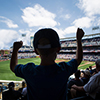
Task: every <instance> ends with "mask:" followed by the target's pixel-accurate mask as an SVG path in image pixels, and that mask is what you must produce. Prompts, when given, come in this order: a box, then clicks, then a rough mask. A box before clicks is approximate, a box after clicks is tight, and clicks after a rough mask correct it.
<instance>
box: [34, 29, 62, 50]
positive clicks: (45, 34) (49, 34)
mask: <svg viewBox="0 0 100 100" xmlns="http://www.w3.org/2000/svg"><path fill="white" fill-rule="evenodd" d="M40 39H44V42H46V41H45V39H47V40H48V41H49V43H47V44H45V45H41V44H39V40H40ZM33 46H34V48H39V49H44V48H56V47H60V46H61V45H60V39H59V36H58V34H57V32H56V31H55V30H53V29H51V28H44V29H40V30H38V31H37V32H36V33H35V35H34V40H33Z"/></svg>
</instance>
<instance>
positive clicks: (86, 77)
mask: <svg viewBox="0 0 100 100" xmlns="http://www.w3.org/2000/svg"><path fill="white" fill-rule="evenodd" d="M82 73H83V77H82V78H81V80H82V81H83V85H85V84H86V83H87V82H88V81H89V79H90V76H91V75H90V71H89V70H85V71H82Z"/></svg>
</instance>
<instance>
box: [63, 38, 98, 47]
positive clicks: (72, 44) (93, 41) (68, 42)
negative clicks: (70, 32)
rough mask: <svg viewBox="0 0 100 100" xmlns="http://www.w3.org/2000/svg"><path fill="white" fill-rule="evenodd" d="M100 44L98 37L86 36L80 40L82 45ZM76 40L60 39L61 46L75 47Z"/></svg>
mask: <svg viewBox="0 0 100 100" xmlns="http://www.w3.org/2000/svg"><path fill="white" fill-rule="evenodd" d="M97 45H100V37H94V38H87V39H83V40H82V46H97ZM76 46H77V44H76V40H75V39H74V40H66V41H65V40H64V41H61V47H76Z"/></svg>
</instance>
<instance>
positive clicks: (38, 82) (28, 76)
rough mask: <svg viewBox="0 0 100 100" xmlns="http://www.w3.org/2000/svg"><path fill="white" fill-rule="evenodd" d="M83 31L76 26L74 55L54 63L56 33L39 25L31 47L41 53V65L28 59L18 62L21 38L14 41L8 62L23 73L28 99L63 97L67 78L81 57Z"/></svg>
mask: <svg viewBox="0 0 100 100" xmlns="http://www.w3.org/2000/svg"><path fill="white" fill-rule="evenodd" d="M83 35H84V32H83V30H82V29H79V28H78V30H77V34H76V38H77V52H76V59H72V60H71V61H69V62H67V63H66V62H61V63H59V64H56V63H55V59H56V56H57V53H58V52H59V50H60V48H61V46H60V40H59V36H58V34H57V33H56V31H54V30H53V29H49V28H47V29H41V30H39V31H37V32H36V33H35V35H34V41H33V45H34V49H35V52H36V53H37V54H39V55H40V58H41V63H40V65H35V64H34V63H28V64H26V65H22V64H18V63H17V62H18V58H17V55H18V50H19V49H20V48H21V47H22V44H23V43H22V41H20V42H15V43H14V44H13V53H12V57H11V62H10V68H11V70H12V71H13V72H14V73H15V74H16V76H19V77H22V78H24V79H25V80H26V83H27V96H28V100H66V99H67V96H66V94H67V91H66V90H67V86H66V85H67V84H66V83H67V80H68V77H69V76H70V75H71V74H73V73H75V72H76V70H77V67H78V65H79V64H80V63H81V61H82V59H83V50H82V44H81V39H82V37H83Z"/></svg>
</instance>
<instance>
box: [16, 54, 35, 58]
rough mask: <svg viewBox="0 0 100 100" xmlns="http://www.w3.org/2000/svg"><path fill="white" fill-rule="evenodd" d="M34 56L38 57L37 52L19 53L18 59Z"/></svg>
mask: <svg viewBox="0 0 100 100" xmlns="http://www.w3.org/2000/svg"><path fill="white" fill-rule="evenodd" d="M34 57H36V53H18V59H22V58H34Z"/></svg>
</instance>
